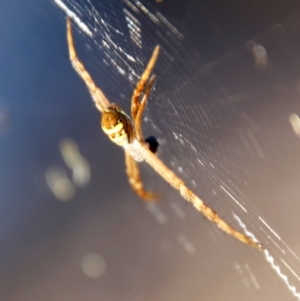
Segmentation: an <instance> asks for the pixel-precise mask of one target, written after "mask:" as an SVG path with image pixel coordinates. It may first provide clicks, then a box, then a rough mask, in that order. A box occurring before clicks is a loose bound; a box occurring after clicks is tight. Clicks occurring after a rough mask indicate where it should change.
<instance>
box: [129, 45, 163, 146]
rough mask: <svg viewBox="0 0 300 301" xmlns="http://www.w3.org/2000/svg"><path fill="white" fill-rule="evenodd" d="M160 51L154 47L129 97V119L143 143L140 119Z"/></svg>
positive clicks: (158, 47)
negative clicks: (130, 118)
mask: <svg viewBox="0 0 300 301" xmlns="http://www.w3.org/2000/svg"><path fill="white" fill-rule="evenodd" d="M159 51H160V46H158V45H157V46H156V47H155V48H154V51H153V53H152V56H151V58H150V60H149V62H148V65H147V66H146V68H145V70H144V72H143V74H142V75H141V77H140V79H139V81H138V82H137V84H136V87H135V89H134V91H133V95H132V97H131V117H132V120H133V122H134V127H135V130H136V138H137V139H138V140H139V141H140V142H143V136H142V130H141V118H142V115H143V112H144V109H145V107H146V104H147V100H148V97H149V94H150V91H151V88H152V86H153V84H154V81H155V76H151V78H150V80H149V77H150V74H151V72H152V70H153V68H154V66H155V64H156V61H157V59H158V55H159ZM142 93H144V95H143V98H142V100H141V101H140V96H141V94H142Z"/></svg>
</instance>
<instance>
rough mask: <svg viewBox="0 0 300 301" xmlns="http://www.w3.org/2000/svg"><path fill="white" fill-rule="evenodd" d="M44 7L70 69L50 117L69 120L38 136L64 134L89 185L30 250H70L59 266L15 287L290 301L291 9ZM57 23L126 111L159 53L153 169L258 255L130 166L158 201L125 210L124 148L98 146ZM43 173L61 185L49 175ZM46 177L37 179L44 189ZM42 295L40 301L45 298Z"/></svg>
mask: <svg viewBox="0 0 300 301" xmlns="http://www.w3.org/2000/svg"><path fill="white" fill-rule="evenodd" d="M183 2H184V1H183ZM282 3H283V2H282ZM51 4H53V7H54V9H55V13H56V15H55V16H54V17H53V19H54V21H53V22H55V24H59V27H58V28H60V29H61V35H62V36H63V40H64V44H62V45H63V46H62V47H65V49H63V50H64V53H65V57H64V60H65V64H66V65H65V68H66V69H67V70H69V71H68V72H69V73H68V75H67V78H68V79H66V78H65V77H64V78H63V80H61V82H62V87H63V88H62V89H66V90H70V92H69V91H68V92H69V93H70V94H68V96H66V95H65V99H66V100H65V101H64V99H63V98H62V97H61V98H60V106H59V112H61V111H64V112H66V111H68V115H67V116H64V115H60V113H56V115H55V114H54V116H55V117H56V118H58V117H57V116H60V117H59V118H61V119H64V120H67V121H66V123H64V126H66V124H69V125H67V126H69V127H71V125H73V128H72V130H69V132H68V131H63V130H62V133H58V134H56V136H55V135H54V134H51V135H50V136H51V137H52V139H53V140H55V139H56V140H55V141H56V142H55V143H57V140H59V139H62V138H65V137H64V135H66V133H68V135H69V136H73V137H76V138H74V139H75V140H76V141H77V143H78V145H79V148H80V149H83V150H84V152H85V154H86V155H85V159H82V160H81V161H84V160H86V162H87V161H88V163H89V164H87V163H85V164H87V165H89V166H90V168H91V170H92V176H91V179H92V180H91V183H90V185H89V186H88V187H87V189H86V190H85V191H84V192H82V193H80V192H79V193H78V194H77V203H76V202H75V205H73V206H75V207H71V206H72V205H71V203H72V202H71V203H70V205H69V206H70V207H71V208H72V209H73V211H74V212H75V208H80V214H79V213H77V215H76V214H74V220H73V219H71V218H70V219H68V221H70V220H71V221H70V224H71V226H69V227H68V229H67V230H66V229H64V230H62V235H61V237H56V236H53V237H54V238H49V241H47V243H40V245H38V247H34V249H33V250H34V251H35V252H38V251H39V250H47V251H48V252H49V253H51V250H54V249H53V248H54V247H53V245H57V246H61V247H60V248H61V249H63V246H66V245H65V243H66V241H70V245H71V246H69V245H68V247H69V248H70V249H69V248H68V249H67V250H68V252H67V253H60V252H63V251H57V253H55V254H60V256H62V255H63V256H66V257H67V259H66V260H65V261H63V260H61V261H59V260H58V259H57V258H60V259H61V257H60V256H59V255H55V256H54V255H53V256H54V258H52V257H49V258H52V262H58V261H59V262H62V264H61V266H60V267H52V265H51V267H48V266H47V265H46V264H41V266H37V267H36V271H37V272H36V273H38V272H39V273H38V274H40V271H44V270H45V271H47V274H42V275H44V278H43V277H36V278H34V276H31V277H32V279H33V280H27V279H26V280H24V281H23V282H22V283H23V285H24V287H26V288H27V287H29V285H26V283H27V282H26V281H34V283H35V286H36V287H39V288H40V291H39V292H35V298H37V296H38V298H37V299H39V300H40V299H42V300H48V298H50V299H51V300H52V299H53V296H55V297H56V299H59V298H63V299H64V300H77V299H78V300H81V299H82V295H81V294H82V292H84V294H85V296H88V298H89V299H90V300H99V299H104V300H124V299H125V300H188V301H190V300H199V298H201V300H202V299H203V300H232V298H236V299H240V300H294V299H295V298H296V299H297V298H298V299H300V295H299V292H300V283H299V275H300V259H299V257H298V256H299V244H298V236H297V234H298V228H299V227H298V214H297V212H299V205H298V203H299V202H298V198H297V196H298V194H299V188H298V187H299V185H298V181H297V179H298V178H299V167H300V166H299V159H298V158H299V153H300V152H299V151H300V144H299V143H300V141H299V137H298V136H300V135H299V132H300V131H299V120H298V119H299V118H298V116H297V114H298V111H299V109H300V108H299V103H298V99H299V93H300V82H299V70H300V69H299V67H300V64H299V63H300V56H299V53H298V52H299V51H298V49H299V38H298V36H299V28H300V26H299V24H300V21H299V20H300V17H299V11H297V10H296V5H295V9H294V10H293V9H292V7H290V8H289V9H287V8H285V6H284V5H283V4H282V7H280V5H279V4H278V7H272V9H270V10H271V11H272V12H273V9H274V13H273V14H267V13H266V15H263V16H262V17H261V19H259V20H258V21H255V22H254V21H253V20H257V19H256V15H257V11H261V9H262V8H261V7H255V6H253V7H251V9H249V11H248V10H247V8H244V7H243V6H242V4H240V5H241V6H238V4H235V5H237V6H238V8H236V7H235V6H234V5H233V4H232V5H233V6H232V7H230V6H226V5H224V4H220V3H216V2H209V1H207V3H206V2H205V1H196V0H190V1H188V2H184V3H180V2H178V3H177V4H176V7H175V5H174V3H173V2H172V4H170V3H167V1H162V2H159V1H157V2H154V1H133V0H123V1H121V0H111V1H103V2H99V1H90V0H76V1H72V0H53V1H51ZM223 5H224V6H223ZM270 5H271V4H270ZM245 10H247V13H249V15H250V17H249V19H247V17H248V15H246V14H245V15H243V14H242V13H243V12H244V11H245ZM262 11H264V10H262ZM225 12H226V13H225ZM255 12H256V13H255ZM268 12H269V10H268ZM275 12H276V13H275ZM66 14H67V15H69V16H70V17H71V18H72V20H73V24H74V36H75V45H76V48H77V50H78V55H79V57H80V59H81V60H82V61H83V62H84V64H85V66H86V68H87V70H89V71H90V73H91V74H92V76H93V78H94V80H95V82H96V83H97V85H98V86H99V87H101V88H102V89H103V91H104V93H105V94H106V96H107V97H108V98H109V99H110V100H111V101H112V102H115V103H118V104H119V105H121V107H122V108H123V109H124V110H125V111H127V112H129V111H130V97H131V93H132V91H133V89H134V87H135V83H136V81H137V80H138V78H139V75H140V74H141V72H142V71H143V68H144V66H145V64H146V63H147V61H148V59H149V57H150V56H151V53H152V51H153V49H154V47H155V45H157V44H160V45H161V46H162V51H161V54H160V56H159V60H158V63H157V65H156V66H155V71H154V73H155V74H156V77H157V80H156V83H155V87H154V89H153V91H152V94H151V97H150V100H149V104H148V107H147V110H146V113H145V116H144V120H143V130H144V135H145V136H146V137H147V136H148V135H154V136H156V138H157V139H158V141H159V143H160V147H159V153H158V155H159V157H160V158H161V159H162V161H163V162H165V163H166V165H167V166H169V167H170V168H171V169H172V170H173V171H174V172H175V173H177V174H178V175H179V176H180V177H181V178H182V179H183V180H184V181H185V182H186V184H187V186H188V187H190V188H191V189H192V190H193V191H194V192H196V193H197V194H198V195H199V196H200V197H201V198H202V199H203V200H204V201H205V202H206V203H207V204H208V205H209V206H211V207H212V208H213V209H214V210H215V211H216V212H217V213H218V214H219V215H220V216H221V217H222V218H223V219H224V220H225V221H226V222H228V223H229V224H230V225H232V226H233V227H234V228H237V229H239V230H240V231H242V232H245V233H247V234H249V235H254V237H255V238H256V239H257V240H258V241H260V242H261V243H262V244H263V245H264V247H265V248H266V251H265V252H259V251H257V250H254V249H251V248H250V247H248V246H246V245H243V244H241V243H240V242H238V241H236V240H235V239H234V238H232V237H230V236H228V235H226V234H224V233H223V232H222V231H220V230H219V229H218V228H217V227H216V226H215V225H214V224H212V223H210V222H208V221H207V220H206V219H204V218H202V215H201V214H200V213H198V212H197V211H196V210H195V209H194V208H193V207H191V206H190V205H189V204H187V202H186V201H184V200H183V199H182V198H181V197H180V195H179V193H178V192H176V191H174V190H173V189H172V188H171V187H169V185H168V184H166V183H165V182H164V181H163V180H161V179H160V178H159V177H158V176H157V175H156V174H155V172H153V171H152V170H151V168H150V167H148V166H146V165H142V166H141V168H142V171H143V179H144V182H145V186H146V187H147V188H149V189H150V188H151V189H153V190H156V191H159V192H161V194H162V199H163V201H161V202H159V203H156V204H144V203H142V202H138V201H137V200H136V197H135V196H134V194H133V193H132V192H131V190H130V189H129V186H128V184H127V179H126V177H125V175H124V162H123V161H124V160H123V154H122V151H121V150H120V149H118V148H117V147H116V146H115V145H113V144H112V143H110V142H108V140H107V137H105V136H104V135H102V133H101V131H100V129H99V125H98V115H97V111H96V109H95V108H93V105H92V102H91V101H90V102H89V95H88V93H87V91H86V88H85V86H84V84H83V83H82V82H81V80H80V79H79V78H78V75H77V74H76V73H75V72H74V70H73V69H72V68H71V66H70V62H69V61H68V60H67V54H66V53H67V46H66V42H65V22H64V17H65V15H66ZM238 14H241V16H238ZM231 15H232V18H231V17H230V16H231ZM267 15H268V16H269V15H272V18H271V17H270V18H269V17H267ZM251 17H252V18H251ZM243 18H244V19H243ZM268 18H269V19H268ZM234 20H235V21H234ZM236 20H238V21H236ZM249 20H250V25H249ZM247 21H248V22H247ZM240 24H242V26H240ZM239 26H240V27H241V28H237V27H239ZM238 29H239V30H238ZM62 53H63V52H62ZM61 68H64V67H61ZM53 72H54V71H53ZM56 74H57V75H58V74H59V73H56ZM52 106H55V104H52ZM49 114H50V112H49ZM71 120H72V121H71ZM68 122H69V123H68ZM70 124H71V125H70ZM48 126H49V125H48ZM78 132H80V134H78ZM59 135H61V136H59ZM54 137H55V138H54ZM49 140H50V139H49ZM53 143H54V142H53ZM69 143H70V142H69ZM72 143H73V142H71V144H72ZM57 160H58V159H57ZM84 162H85V161H84ZM54 174H55V176H57V175H58V176H60V177H66V178H67V176H66V175H64V173H63V172H61V171H59V172H58V169H56V170H55V172H54ZM49 178H50V180H49ZM52 178H53V173H52V174H50V176H49V172H48V173H47V177H46V180H47V181H51V179H52ZM48 185H49V184H48ZM68 185H71V184H68ZM74 194H75V192H74V191H73V192H72V197H73V195H74ZM50 195H51V194H50V191H49V199H50ZM78 195H79V196H78ZM51 196H52V195H51ZM51 201H53V200H52V199H51ZM76 204H77V205H76ZM76 206H78V207H76ZM60 210H63V209H60ZM67 210H69V211H70V210H71V209H68V208H67ZM69 211H68V212H69ZM59 212H60V214H61V211H59ZM70 215H71V213H70ZM53 216H54V214H53ZM56 218H57V217H56V215H55V219H56ZM291 229H293V231H291ZM49 242H52V244H51V243H49ZM39 248H40V249H39ZM30 250H31V249H29V251H30ZM45 252H46V251H45ZM53 252H54V251H53ZM89 252H94V253H96V255H95V254H92V255H91V254H90V255H91V256H87V257H84V258H85V260H83V261H82V262H85V263H86V262H91V263H90V265H91V266H90V269H88V271H87V270H86V268H84V267H82V270H83V273H84V274H85V275H86V276H88V277H90V278H98V277H101V278H100V280H99V279H98V280H97V279H96V280H95V282H92V283H91V282H86V278H84V280H83V278H82V271H81V270H80V269H78V270H77V266H78V265H79V264H78V262H80V259H81V258H82V257H83V254H88V253H89ZM28 253H33V252H28ZM34 254H35V253H34ZM66 254H67V255H66ZM28 256H29V255H28ZM49 256H50V255H49ZM91 258H92V259H91ZM89 260H91V261H89ZM56 265H57V264H55V265H54V266H56ZM82 265H83V266H86V264H83V263H82ZM87 265H88V264H87ZM47 267H48V269H46V268H47ZM97 267H98V270H97ZM99 267H100V268H99ZM43 269H44V270H43ZM99 269H100V271H101V272H99ZM48 271H50V272H48ZM97 271H98V274H97ZM43 273H46V272H43ZM70 274H72V275H71V276H70ZM95 275H96V276H95ZM97 275H98V276H97ZM71 277H74V279H73V278H71ZM28 279H30V277H28ZM45 279H46V280H45ZM65 279H73V282H71V283H65V282H63V281H65ZM45 283H46V284H45ZM49 283H53V284H52V286H51V285H50V284H49ZM61 283H64V284H65V285H64V286H61ZM75 283H76V284H75ZM216 287H218V289H217V290H216V289H215V288H216ZM57 288H59V290H58V291H59V293H57V291H56V289H57ZM48 290H49V291H50V292H51V294H49V296H51V297H48V296H45V293H44V291H48ZM12 291H14V290H12ZM70 291H71V292H70ZM55 294H57V295H55ZM21 295H22V297H23V294H21ZM62 296H63V297H62ZM200 296H201V297H200ZM18 297H19V298H18ZM58 297H59V298H58ZM85 298H86V297H85ZM50 299H49V300H50ZM13 300H21V297H20V296H19V295H14V298H13ZM28 300H29V299H28Z"/></svg>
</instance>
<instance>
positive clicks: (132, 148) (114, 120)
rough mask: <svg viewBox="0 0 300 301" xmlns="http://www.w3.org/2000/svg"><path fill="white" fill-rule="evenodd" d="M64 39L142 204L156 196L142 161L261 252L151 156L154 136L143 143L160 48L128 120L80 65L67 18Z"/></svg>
mask: <svg viewBox="0 0 300 301" xmlns="http://www.w3.org/2000/svg"><path fill="white" fill-rule="evenodd" d="M67 40H68V47H69V56H70V60H71V62H72V65H73V67H74V69H75V70H76V72H77V73H78V74H79V75H80V77H81V78H82V79H83V81H84V82H85V84H86V86H87V88H88V90H89V92H90V94H91V96H92V99H93V101H94V102H95V105H96V108H97V109H98V110H99V111H100V112H102V119H101V126H102V129H103V131H104V132H105V133H106V134H107V135H108V137H109V138H110V139H111V140H112V141H113V142H114V143H116V144H118V145H120V146H122V147H123V149H124V151H125V163H126V173H127V176H128V179H129V183H130V185H131V187H132V189H133V190H134V191H135V192H136V194H137V195H138V196H139V197H141V198H142V199H144V200H146V201H153V200H155V199H157V197H158V195H157V194H156V193H153V192H151V191H147V190H145V188H144V186H143V182H142V179H141V176H140V171H139V167H138V163H139V162H143V161H145V162H146V163H148V164H149V165H150V166H151V167H152V168H153V169H154V170H155V171H156V172H157V173H158V174H159V175H160V176H161V177H162V178H163V179H165V180H166V181H167V182H168V183H169V184H170V185H171V186H172V187H174V188H175V189H176V190H178V191H179V192H180V195H181V196H182V197H183V198H184V199H185V200H187V201H188V202H191V203H192V204H193V206H194V207H195V208H196V209H197V210H198V211H200V212H201V213H203V214H204V216H206V217H207V218H208V219H209V220H210V221H212V222H214V223H215V224H216V225H217V226H218V227H219V228H220V229H222V230H223V231H225V232H226V233H228V234H230V235H232V236H233V237H235V238H236V239H238V240H240V241H241V242H243V243H245V244H248V245H250V246H251V247H254V248H256V249H259V250H262V249H263V247H262V245H261V244H260V243H259V242H257V241H256V240H254V239H253V238H252V237H250V236H247V235H245V234H243V233H241V232H239V231H237V230H235V229H234V228H232V227H231V226H229V225H228V224H227V223H226V222H225V221H224V220H223V219H221V218H220V216H219V215H218V214H217V212H215V211H214V210H213V209H211V208H210V207H209V206H207V205H206V204H205V203H204V202H203V201H202V200H201V199H200V198H199V197H198V196H197V195H196V194H195V193H194V192H193V191H192V190H190V189H189V188H188V187H187V186H186V184H185V183H184V181H183V180H182V179H180V178H179V177H178V176H177V175H176V174H175V173H174V172H173V171H172V170H171V169H170V168H168V167H167V166H166V165H165V164H164V163H163V162H162V161H161V160H160V159H159V158H158V157H157V156H156V155H155V154H154V153H155V152H156V149H157V146H158V142H157V140H156V139H155V138H154V137H149V138H147V139H146V140H144V138H143V134H142V126H141V124H142V115H143V112H144V110H145V107H146V104H147V101H148V98H149V95H150V91H151V88H152V86H153V84H154V81H155V77H154V76H153V75H152V76H151V73H152V70H153V68H154V66H155V64H156V61H157V58H158V55H159V51H160V47H159V46H156V47H155V48H154V51H153V53H152V56H151V58H150V60H149V62H148V64H147V66H146V68H145V70H144V72H143V74H142V75H141V77H140V79H139V80H138V82H137V84H136V87H135V89H134V91H133V95H132V98H131V117H132V120H131V119H130V118H129V117H128V116H127V115H126V113H125V112H124V111H123V110H122V109H121V107H120V106H118V105H115V104H111V103H110V102H109V100H108V99H107V97H106V96H105V95H104V93H103V92H102V90H101V89H100V88H98V87H97V86H96V84H95V82H94V81H93V79H92V78H91V76H90V74H89V73H88V71H87V70H86V69H85V67H84V65H83V64H82V63H81V62H80V60H79V59H78V57H77V54H76V50H75V47H74V42H73V35H72V29H71V21H70V19H69V18H68V19H67Z"/></svg>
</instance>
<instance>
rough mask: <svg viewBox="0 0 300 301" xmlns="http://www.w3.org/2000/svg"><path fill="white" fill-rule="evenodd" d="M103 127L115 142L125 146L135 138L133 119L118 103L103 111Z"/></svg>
mask: <svg viewBox="0 0 300 301" xmlns="http://www.w3.org/2000/svg"><path fill="white" fill-rule="evenodd" d="M101 127H102V129H103V131H104V133H105V134H106V135H107V136H108V137H109V138H110V140H112V141H113V142H114V143H116V144H118V145H120V146H124V145H125V144H127V143H130V142H132V140H133V138H134V137H133V125H132V121H131V119H130V118H129V117H128V116H127V115H126V113H125V112H123V111H122V109H121V108H120V107H119V106H118V105H115V104H113V105H111V106H109V107H108V108H106V109H105V110H104V111H103V113H102V119H101Z"/></svg>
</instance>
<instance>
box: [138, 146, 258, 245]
mask: <svg viewBox="0 0 300 301" xmlns="http://www.w3.org/2000/svg"><path fill="white" fill-rule="evenodd" d="M143 147H144V151H145V152H146V153H147V155H146V156H145V161H146V162H147V163H148V164H149V165H150V166H151V167H152V168H153V169H154V170H155V171H156V172H157V173H158V174H159V175H160V176H161V177H162V178H163V179H164V180H165V181H166V182H168V183H169V184H170V185H171V186H172V187H174V188H175V189H176V190H178V191H179V192H180V194H181V196H182V197H183V198H184V199H185V200H187V201H188V202H190V203H192V204H193V206H194V207H195V208H196V209H197V210H198V211H199V212H201V213H202V214H203V215H204V216H205V217H206V218H207V219H209V220H210V221H212V222H214V223H215V224H216V225H217V226H218V227H219V228H220V229H222V230H223V231H224V232H226V233H228V234H230V235H232V236H233V237H235V238H236V239H238V240H239V241H241V242H243V243H245V244H247V245H250V246H251V247H253V248H256V249H259V250H263V249H264V248H263V246H262V245H261V244H260V243H259V242H257V241H255V240H254V239H252V238H251V237H250V236H247V235H245V234H243V233H241V232H239V231H237V230H235V229H234V228H232V227H231V226H229V225H228V224H227V223H226V222H225V221H224V220H223V219H222V218H221V217H220V216H219V215H218V214H217V212H215V211H214V210H212V209H211V208H210V207H209V206H207V205H206V204H205V203H204V202H203V201H202V200H201V199H200V198H199V197H198V196H197V195H195V194H194V193H193V192H192V191H191V190H190V189H189V188H188V187H187V186H186V185H185V183H184V182H183V181H182V180H181V179H180V178H179V177H178V176H177V175H176V174H175V173H174V172H173V171H172V170H170V169H169V168H168V167H167V166H166V165H165V164H164V163H163V162H162V161H161V160H160V159H159V158H158V157H157V156H156V155H155V154H153V153H152V152H151V151H150V150H149V149H148V146H147V145H146V143H144V144H143Z"/></svg>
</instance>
